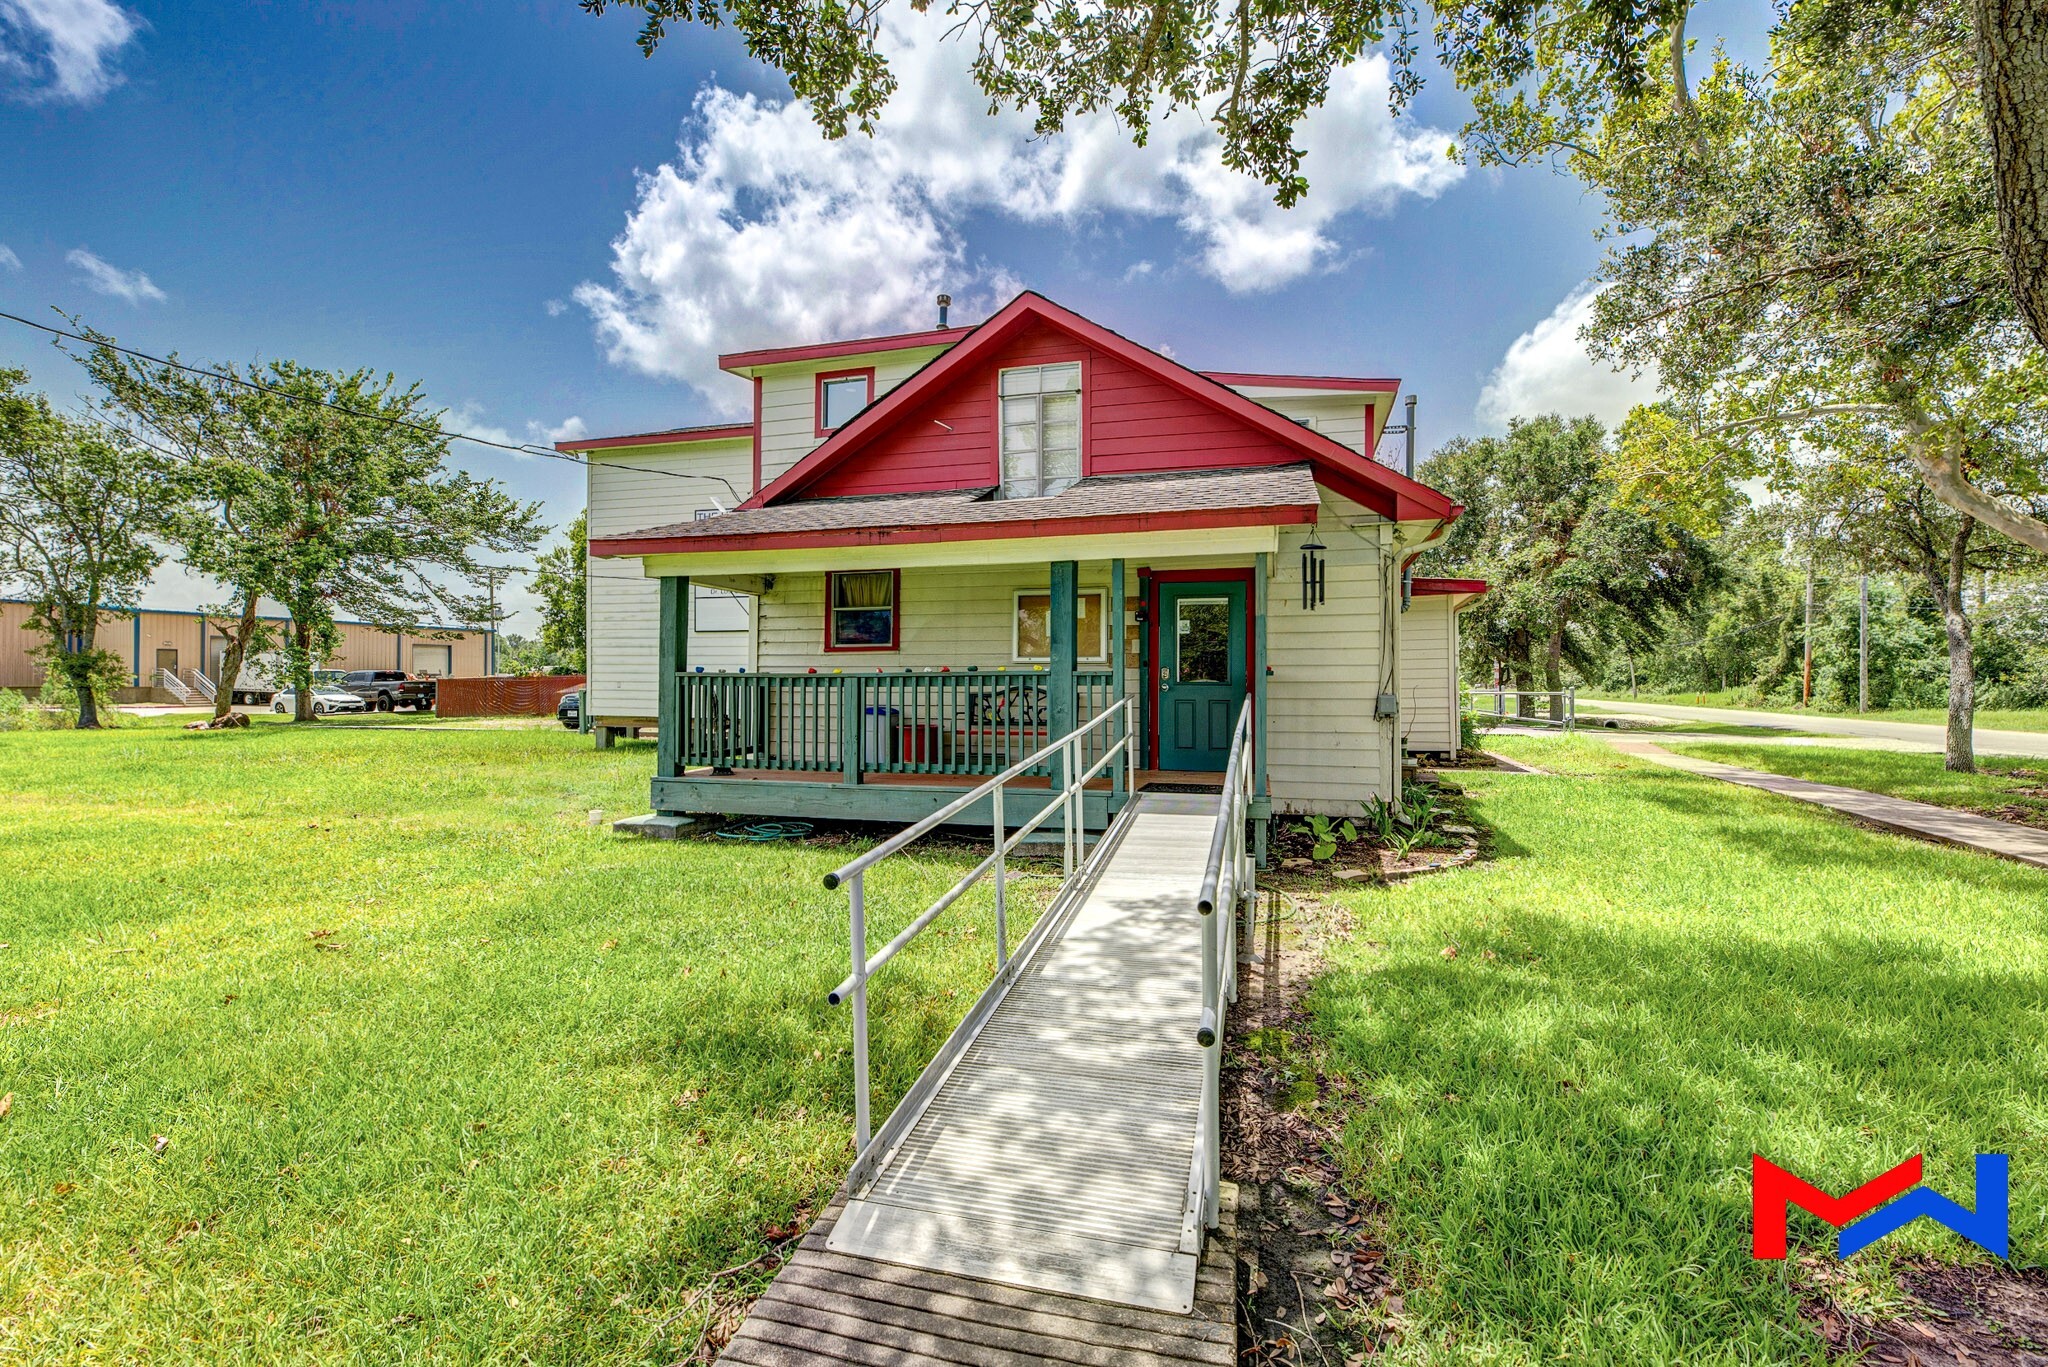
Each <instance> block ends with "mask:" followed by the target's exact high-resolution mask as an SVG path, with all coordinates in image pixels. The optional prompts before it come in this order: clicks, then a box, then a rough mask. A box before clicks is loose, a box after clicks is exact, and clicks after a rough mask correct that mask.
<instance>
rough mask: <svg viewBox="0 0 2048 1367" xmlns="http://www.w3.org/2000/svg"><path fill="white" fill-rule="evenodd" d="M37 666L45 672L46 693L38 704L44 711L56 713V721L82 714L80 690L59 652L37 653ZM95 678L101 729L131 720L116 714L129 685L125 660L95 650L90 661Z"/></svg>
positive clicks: (46, 649) (48, 649)
mask: <svg viewBox="0 0 2048 1367" xmlns="http://www.w3.org/2000/svg"><path fill="white" fill-rule="evenodd" d="M35 659H36V663H37V664H39V665H41V666H42V668H43V687H42V691H41V692H40V693H38V694H37V695H36V701H37V702H38V703H39V704H41V705H42V706H44V707H47V708H51V709H54V711H55V713H56V717H55V718H53V720H56V721H57V722H58V724H61V719H62V718H63V716H64V715H65V714H66V713H70V714H72V715H74V716H75V715H76V714H77V712H78V690H77V689H75V688H73V687H72V686H71V679H70V676H69V675H67V674H66V673H65V672H64V670H63V668H62V666H61V664H60V662H59V661H60V657H59V655H58V653H57V651H56V650H55V649H53V648H52V647H50V646H44V647H43V648H42V649H41V650H38V651H37V652H36V653H35ZM89 666H90V668H91V671H92V672H91V677H92V699H93V703H94V704H95V706H97V708H98V709H99V714H100V725H101V726H119V725H120V724H121V723H122V722H123V721H125V720H126V719H127V718H126V717H125V715H124V714H122V713H120V712H117V711H116V710H114V698H115V696H116V695H117V694H118V693H119V692H120V690H121V689H122V687H124V686H125V685H126V684H127V682H128V670H127V667H126V666H125V665H123V664H122V663H121V657H120V656H118V655H116V654H115V653H114V652H113V651H111V650H95V651H93V652H92V655H91V657H90V659H89Z"/></svg>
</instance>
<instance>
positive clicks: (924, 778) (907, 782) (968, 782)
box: [682, 765, 1223, 793]
mask: <svg viewBox="0 0 2048 1367" xmlns="http://www.w3.org/2000/svg"><path fill="white" fill-rule="evenodd" d="M682 776H683V777H684V778H690V779H714V780H718V781H724V780H726V779H732V780H734V781H736V782H755V783H824V784H834V785H838V786H842V787H843V786H847V785H846V776H845V775H844V774H843V773H841V772H840V771H839V770H837V769H731V770H728V771H727V772H725V773H722V774H718V773H714V772H713V771H712V770H711V769H710V768H709V767H708V766H702V765H693V766H691V767H690V768H689V769H687V770H685V771H684V773H683V775H682ZM983 777H985V775H961V774H862V775H861V780H860V783H859V785H858V786H860V787H862V788H952V789H955V790H956V791H959V792H963V793H964V792H966V791H967V790H968V789H969V788H971V787H973V786H974V785H975V784H976V783H979V782H980V781H981V780H982V778H983ZM1007 786H1009V787H1011V788H1018V789H1023V788H1036V789H1039V790H1041V791H1043V790H1045V789H1047V788H1050V787H1051V786H1052V781H1051V780H1050V779H1048V778H1047V777H1046V776H1045V775H1043V774H1037V775H1028V774H1027V775H1026V776H1024V777H1022V778H1016V779H1012V780H1010V782H1009V784H1008V785H1007ZM1160 787H1169V788H1174V789H1180V788H1208V789H1214V790H1215V791H1217V792H1221V791H1222V790H1223V775H1221V774H1216V773H1210V772H1208V771H1207V770H1203V769H1140V770H1139V771H1138V788H1137V790H1138V791H1139V792H1141V793H1142V792H1144V791H1145V790H1146V789H1147V788H1160ZM1088 788H1089V790H1090V791H1091V792H1105V793H1106V792H1108V791H1109V789H1110V783H1109V779H1108V778H1106V777H1103V778H1097V779H1095V780H1094V781H1093V782H1091V783H1089V785H1088Z"/></svg>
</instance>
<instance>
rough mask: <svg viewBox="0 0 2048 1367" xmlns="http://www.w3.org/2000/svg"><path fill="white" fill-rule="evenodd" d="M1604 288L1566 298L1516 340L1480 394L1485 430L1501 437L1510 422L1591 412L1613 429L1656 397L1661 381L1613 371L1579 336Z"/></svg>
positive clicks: (1479, 416)
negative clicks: (1590, 351)
mask: <svg viewBox="0 0 2048 1367" xmlns="http://www.w3.org/2000/svg"><path fill="white" fill-rule="evenodd" d="M1601 288H1602V287H1601V286H1598V285H1593V284H1585V285H1581V286H1579V287H1578V288H1577V289H1575V290H1573V291H1572V292H1571V293H1570V294H1568V295H1566V296H1565V297H1564V299H1563V300H1562V301H1561V302H1560V303H1559V304H1558V306H1557V307H1556V308H1554V309H1552V310H1551V311H1550V316H1549V317H1547V318H1545V319H1544V320H1543V321H1542V322H1540V323H1538V324H1536V326H1535V327H1532V328H1530V329H1529V330H1528V331H1527V332H1525V333H1523V334H1522V335H1521V336H1519V337H1517V338H1516V339H1515V340H1514V343H1513V344H1512V345H1511V346H1509V347H1508V352H1507V355H1506V356H1505V357H1503V358H1502V359H1501V363H1500V365H1499V366H1497V367H1496V368H1495V369H1494V372H1493V375H1492V376H1491V378H1489V379H1488V380H1487V382H1486V388H1485V389H1483V390H1481V391H1480V394H1479V405H1478V407H1477V409H1476V410H1475V412H1474V417H1476V418H1477V419H1478V421H1479V423H1480V425H1481V426H1483V427H1486V428H1488V429H1490V430H1492V431H1496V432H1500V431H1505V430H1506V429H1507V425H1508V420H1509V419H1510V418H1533V417H1536V416H1538V415H1540V414H1544V413H1561V414H1563V415H1564V416H1566V417H1568V418H1576V417H1581V416H1583V415H1585V414H1587V413H1590V414H1592V415H1593V416H1594V417H1596V418H1598V419H1600V421H1601V422H1603V423H1606V424H1607V425H1608V426H1609V427H1613V426H1616V425H1618V424H1619V423H1620V422H1621V420H1622V419H1623V418H1625V417H1627V416H1628V411H1629V410H1630V409H1631V408H1633V407H1635V406H1636V405H1637V404H1639V403H1652V402H1655V401H1656V398H1657V385H1656V382H1655V381H1654V380H1653V379H1651V378H1650V377H1649V376H1647V375H1646V376H1642V377H1640V378H1638V377H1635V376H1632V375H1630V374H1629V373H1628V372H1627V371H1617V370H1611V369H1609V368H1608V367H1607V365H1606V364H1605V363H1603V362H1600V361H1596V360H1594V359H1593V358H1592V357H1590V356H1588V355H1587V354H1586V344H1585V342H1584V341H1583V340H1581V338H1580V336H1579V333H1580V331H1581V330H1583V329H1584V328H1585V326H1586V325H1587V324H1588V323H1590V322H1591V321H1592V319H1593V300H1594V299H1595V298H1596V297H1598V295H1599V293H1600V289H1601Z"/></svg>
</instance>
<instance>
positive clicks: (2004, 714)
mask: <svg viewBox="0 0 2048 1367" xmlns="http://www.w3.org/2000/svg"><path fill="white" fill-rule="evenodd" d="M1579 701H1580V702H1604V703H1607V704H1610V705H1612V706H1615V707H1626V706H1627V705H1628V704H1629V703H1631V702H1647V703H1665V704H1668V705H1670V706H1672V707H1729V708H1735V709H1738V710H1740V711H1744V712H1785V713H1789V714H1791V715H1793V716H1810V717H1861V718H1862V719H1863V720H1865V721H1903V722H1919V723H1922V724H1925V725H1928V726H1946V725H1947V724H1948V712H1947V710H1946V709H1944V708H1939V707H1899V708H1890V709H1886V708H1875V709H1873V710H1871V711H1869V712H1860V713H1859V712H1858V711H1857V710H1856V709H1855V708H1853V707H1850V708H1831V707H1796V706H1794V705H1793V704H1791V703H1782V702H1759V701H1758V700H1757V698H1756V696H1755V695H1754V694H1751V693H1746V692H1744V691H1743V690H1741V689H1739V688H1729V689H1723V690H1721V691H1719V692H1714V693H1645V694H1643V695H1642V696H1641V697H1637V698H1631V697H1629V696H1628V694H1626V693H1616V694H1600V693H1587V692H1581V693H1580V694H1579ZM1977 726H1978V727H1979V728H1980V729H1982V730H1986V731H2048V707H2030V708H2025V709H2021V710H2008V711H2000V710H1993V709H1980V710H1979V711H1978V713H1977Z"/></svg>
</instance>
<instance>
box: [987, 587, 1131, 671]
mask: <svg viewBox="0 0 2048 1367" xmlns="http://www.w3.org/2000/svg"><path fill="white" fill-rule="evenodd" d="M1074 599H1075V601H1074V625H1075V630H1074V641H1075V647H1076V650H1077V651H1078V654H1079V658H1080V659H1081V661H1082V662H1084V663H1087V664H1101V663H1103V662H1105V661H1107V660H1108V659H1109V613H1108V610H1107V608H1106V607H1105V605H1104V603H1103V595H1102V593H1101V592H1100V591H1099V590H1098V591H1095V592H1091V593H1080V594H1076V595H1075V596H1074ZM1010 658H1011V659H1012V660H1015V661H1017V662H1018V663H1020V664H1032V663H1036V662H1043V661H1050V660H1051V659H1052V595H1051V594H1050V593H1047V592H1044V591H1043V590H1038V591H1033V590H1030V589H1025V590H1022V591H1021V592H1019V593H1018V594H1017V607H1016V611H1015V612H1013V613H1012V614H1011V616H1010Z"/></svg>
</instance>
